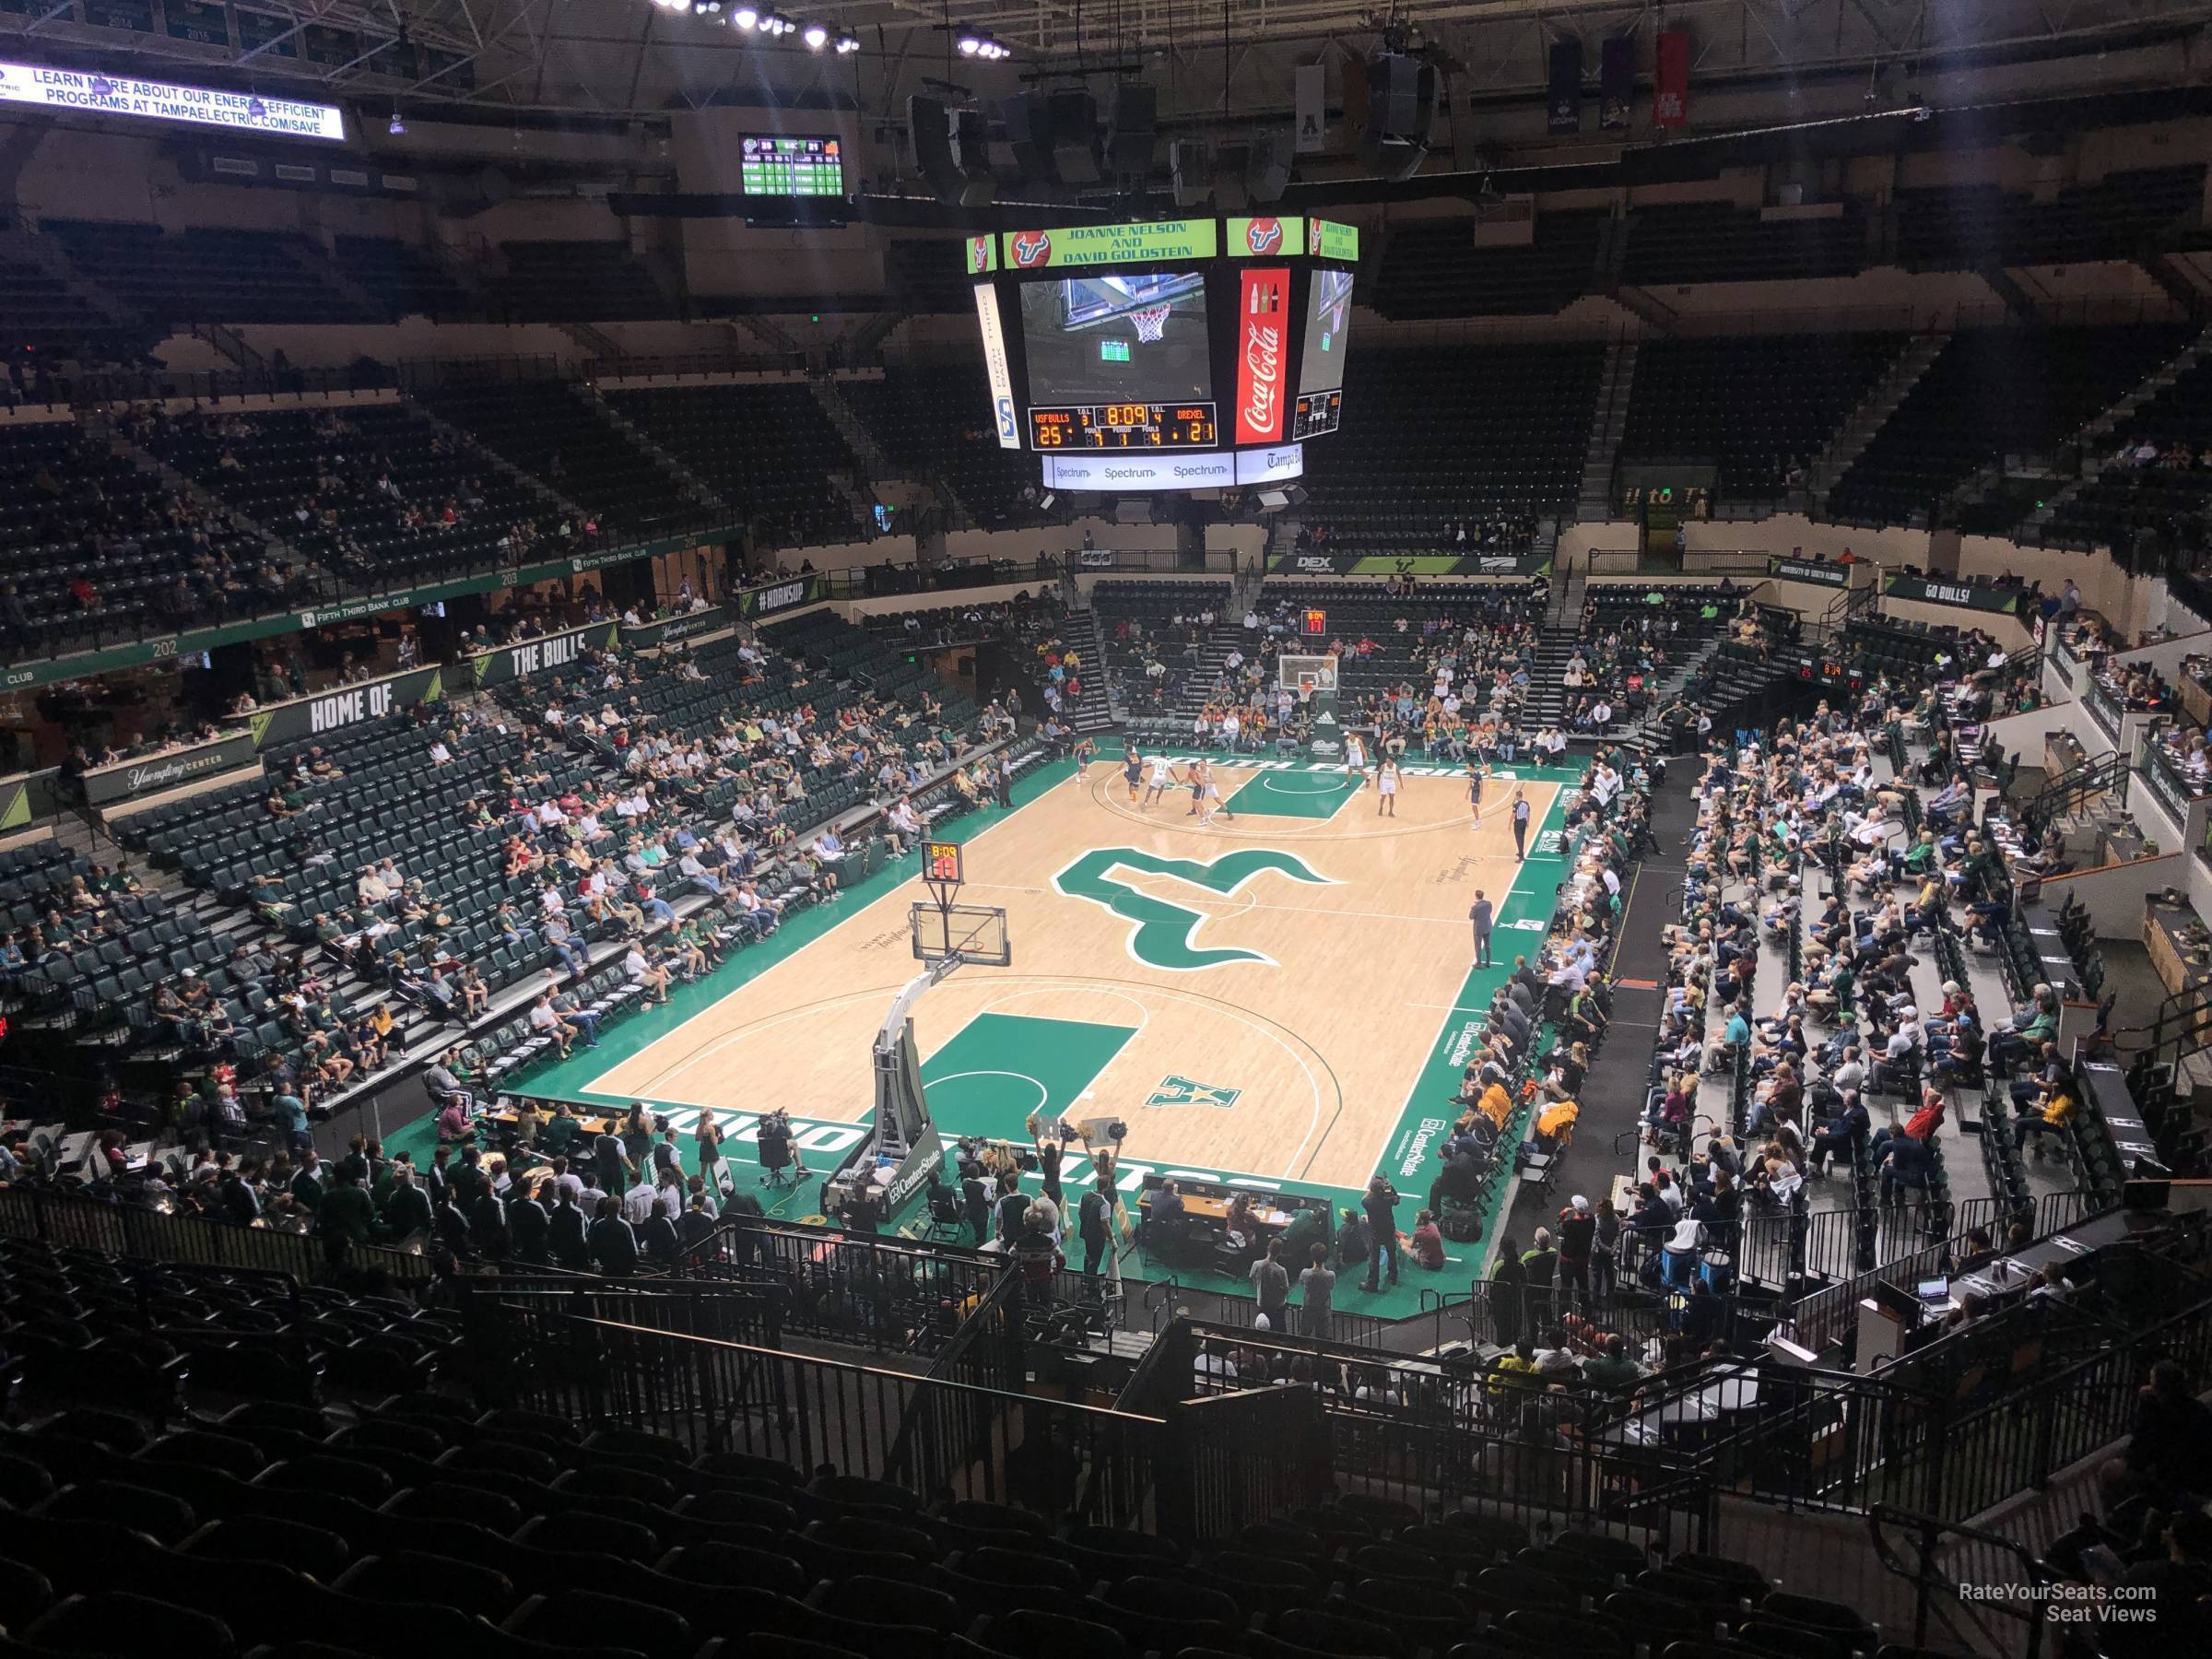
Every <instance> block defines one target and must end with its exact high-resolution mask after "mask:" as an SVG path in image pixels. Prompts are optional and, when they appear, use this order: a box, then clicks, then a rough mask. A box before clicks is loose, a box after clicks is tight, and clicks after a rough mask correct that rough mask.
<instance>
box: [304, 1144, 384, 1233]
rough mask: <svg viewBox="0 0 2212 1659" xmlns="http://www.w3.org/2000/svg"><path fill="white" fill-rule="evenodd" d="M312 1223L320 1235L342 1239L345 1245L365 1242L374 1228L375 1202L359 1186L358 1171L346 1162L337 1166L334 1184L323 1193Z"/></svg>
mask: <svg viewBox="0 0 2212 1659" xmlns="http://www.w3.org/2000/svg"><path fill="white" fill-rule="evenodd" d="M315 1226H316V1228H317V1229H318V1230H320V1231H321V1232H322V1234H323V1236H324V1238H329V1239H343V1240H345V1241H346V1242H347V1243H348V1244H366V1243H368V1242H369V1240H370V1235H371V1233H372V1232H373V1231H374V1230H375V1227H376V1203H375V1201H374V1200H373V1199H371V1197H370V1196H369V1194H368V1193H367V1191H366V1190H364V1189H363V1187H362V1186H361V1177H360V1171H359V1170H357V1169H355V1168H354V1167H353V1165H352V1163H351V1162H350V1161H348V1162H347V1163H343V1164H341V1165H339V1166H338V1181H337V1184H336V1185H335V1186H334V1187H332V1188H331V1189H330V1191H329V1192H327V1193H325V1194H324V1195H323V1202H322V1204H321V1205H320V1206H318V1207H317V1209H316V1210H315Z"/></svg>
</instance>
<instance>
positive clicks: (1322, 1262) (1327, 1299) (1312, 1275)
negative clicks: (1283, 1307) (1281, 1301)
mask: <svg viewBox="0 0 2212 1659" xmlns="http://www.w3.org/2000/svg"><path fill="white" fill-rule="evenodd" d="M1335 1291H1336V1275H1335V1272H1333V1271H1332V1270H1331V1269H1330V1266H1329V1247H1328V1246H1327V1245H1325V1244H1314V1245H1312V1247H1311V1248H1310V1249H1309V1250H1308V1251H1307V1253H1306V1266H1305V1267H1304V1268H1303V1269H1302V1270H1301V1271H1300V1274H1299V1276H1298V1295H1299V1308H1298V1331H1299V1335H1301V1336H1312V1337H1319V1338H1322V1339H1324V1340H1325V1339H1327V1338H1328V1337H1329V1336H1330V1335H1332V1334H1333V1332H1332V1330H1331V1326H1332V1325H1333V1324H1334V1323H1335Z"/></svg>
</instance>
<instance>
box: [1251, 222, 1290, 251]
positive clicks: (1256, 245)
mask: <svg viewBox="0 0 2212 1659" xmlns="http://www.w3.org/2000/svg"><path fill="white" fill-rule="evenodd" d="M1244 245H1245V246H1246V247H1247V248H1250V249H1251V250H1252V251H1253V253H1274V252H1275V251H1276V249H1277V248H1279V247H1281V246H1282V245H1283V221H1282V220H1280V219H1271V218H1255V219H1253V221H1252V223H1251V224H1249V225H1247V226H1245V227H1244Z"/></svg>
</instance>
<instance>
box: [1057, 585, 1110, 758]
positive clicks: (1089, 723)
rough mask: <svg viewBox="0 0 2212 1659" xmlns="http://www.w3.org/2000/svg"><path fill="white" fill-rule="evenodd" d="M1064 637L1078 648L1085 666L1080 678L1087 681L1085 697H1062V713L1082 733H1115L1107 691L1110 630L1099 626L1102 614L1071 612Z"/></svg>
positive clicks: (1084, 689)
mask: <svg viewBox="0 0 2212 1659" xmlns="http://www.w3.org/2000/svg"><path fill="white" fill-rule="evenodd" d="M1060 634H1061V638H1062V639H1064V640H1065V641H1066V642H1067V643H1068V644H1069V645H1071V646H1073V647H1074V648H1075V651H1076V654H1077V659H1078V660H1079V661H1080V662H1081V663H1082V665H1083V671H1082V673H1081V674H1080V675H1079V676H1078V678H1080V679H1081V680H1082V682H1083V695H1082V696H1080V697H1075V698H1067V697H1064V698H1062V700H1061V703H1060V707H1061V712H1062V713H1063V714H1064V715H1065V717H1066V720H1067V724H1069V725H1071V726H1073V727H1075V729H1076V730H1077V731H1078V732H1105V731H1111V730H1112V728H1113V724H1114V720H1113V709H1112V704H1111V702H1110V701H1109V700H1108V697H1107V692H1106V681H1107V673H1106V630H1105V629H1103V628H1101V627H1100V625H1099V613H1098V612H1097V611H1095V610H1091V609H1089V608H1088V607H1086V608H1085V609H1083V610H1079V611H1074V612H1071V613H1070V614H1069V616H1068V618H1067V620H1066V622H1065V625H1064V626H1063V627H1062V629H1060Z"/></svg>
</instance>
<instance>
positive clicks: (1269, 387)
mask: <svg viewBox="0 0 2212 1659" xmlns="http://www.w3.org/2000/svg"><path fill="white" fill-rule="evenodd" d="M1244 372H1245V375H1246V376H1247V378H1248V380H1249V382H1250V383H1249V384H1248V385H1247V387H1246V388H1245V394H1244V409H1243V414H1244V420H1245V424H1246V425H1247V426H1249V427H1251V428H1252V429H1253V430H1255V431H1259V432H1272V431H1274V430H1275V425H1276V397H1277V394H1278V393H1279V392H1280V391H1281V390H1282V383H1283V331H1282V329H1281V328H1279V327H1278V326H1277V325H1276V324H1273V323H1262V322H1260V321H1258V320H1257V319H1256V318H1252V317H1247V318H1246V319H1245V320H1244Z"/></svg>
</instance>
